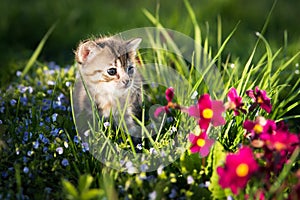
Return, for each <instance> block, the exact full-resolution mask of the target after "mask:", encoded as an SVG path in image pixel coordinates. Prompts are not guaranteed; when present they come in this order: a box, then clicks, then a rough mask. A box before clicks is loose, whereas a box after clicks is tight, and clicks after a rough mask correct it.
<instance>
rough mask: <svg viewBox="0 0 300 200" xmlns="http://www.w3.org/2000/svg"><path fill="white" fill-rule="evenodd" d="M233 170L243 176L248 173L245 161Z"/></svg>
mask: <svg viewBox="0 0 300 200" xmlns="http://www.w3.org/2000/svg"><path fill="white" fill-rule="evenodd" d="M235 172H236V174H237V175H238V176H239V177H245V176H247V175H248V173H249V166H248V165H247V164H245V163H241V164H239V165H238V166H237V168H236V170H235Z"/></svg>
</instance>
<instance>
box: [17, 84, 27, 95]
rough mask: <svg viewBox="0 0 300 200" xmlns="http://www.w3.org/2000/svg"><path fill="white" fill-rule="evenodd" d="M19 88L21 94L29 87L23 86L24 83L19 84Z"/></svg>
mask: <svg viewBox="0 0 300 200" xmlns="http://www.w3.org/2000/svg"><path fill="white" fill-rule="evenodd" d="M18 89H19V90H20V93H21V94H24V93H25V92H26V91H27V89H28V88H27V87H25V86H23V85H19V86H18Z"/></svg>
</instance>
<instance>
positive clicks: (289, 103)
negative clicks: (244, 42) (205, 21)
mask: <svg viewBox="0 0 300 200" xmlns="http://www.w3.org/2000/svg"><path fill="white" fill-rule="evenodd" d="M184 4H185V6H186V9H187V13H188V15H189V18H187V20H190V21H191V22H192V24H193V28H194V29H193V30H194V33H193V34H192V35H194V37H193V38H192V39H193V42H194V43H193V44H192V46H193V47H194V48H193V49H194V51H193V53H192V54H191V55H190V57H189V58H187V56H182V55H186V54H184V50H182V49H181V47H189V45H188V44H187V45H186V46H184V45H183V46H180V45H179V43H178V42H177V41H176V39H177V38H176V35H175V36H174V37H175V38H174V37H172V35H170V34H169V32H168V31H166V30H165V29H160V30H161V32H156V33H157V35H158V36H161V35H162V36H163V37H153V36H152V35H149V38H148V41H150V43H149V45H151V47H152V48H153V49H148V50H143V49H142V50H141V51H140V55H139V57H140V58H142V63H141V65H142V66H141V73H142V74H143V75H144V77H146V80H147V82H146V83H147V84H148V85H149V86H148V87H145V91H143V93H145V95H144V105H145V107H144V108H143V112H144V113H145V114H146V113H148V109H149V110H150V111H149V113H150V114H151V109H152V111H153V109H154V107H152V106H153V105H155V104H156V105H157V104H159V105H165V104H166V100H165V99H164V91H165V89H166V88H167V87H170V86H172V87H174V88H175V94H176V96H175V99H174V100H176V102H178V103H180V104H181V105H191V104H193V103H194V102H195V99H193V98H191V96H193V94H194V93H195V92H197V93H198V94H200V95H201V94H204V93H206V92H210V94H211V96H212V97H213V98H214V99H220V100H222V101H224V102H225V101H226V94H227V92H228V90H229V89H230V88H231V87H235V88H237V91H238V93H239V94H240V95H243V98H244V99H245V101H246V102H250V99H247V97H246V95H245V91H246V90H248V89H253V88H254V86H256V85H257V86H259V87H260V88H261V89H263V90H266V91H267V93H268V94H269V95H270V96H271V99H272V105H273V110H272V112H271V114H267V113H266V112H264V111H262V110H257V112H258V113H259V115H262V116H264V117H267V118H269V119H273V120H277V121H279V120H285V121H287V122H288V123H289V124H290V129H291V130H292V131H293V132H296V133H299V130H300V128H299V125H297V124H298V121H299V117H300V116H299V114H297V109H298V110H299V103H298V102H299V91H300V89H299V88H300V86H299V84H300V81H299V79H298V76H299V75H298V74H297V73H296V69H297V68H296V64H297V63H298V60H299V53H300V52H298V53H296V54H294V55H292V56H287V55H284V52H283V50H282V49H279V50H276V51H274V50H273V49H272V48H271V46H270V44H269V43H268V41H267V40H266V39H265V38H264V35H263V34H261V33H257V42H256V43H254V44H253V47H252V50H251V53H250V54H249V55H248V57H249V58H248V60H247V61H246V62H245V63H242V62H240V61H239V60H238V59H234V60H233V59H232V58H231V57H230V56H229V55H226V54H225V53H224V51H225V49H226V47H227V44H228V42H229V41H230V40H232V39H233V38H234V33H235V32H236V31H237V30H238V27H237V28H234V29H233V30H232V32H231V33H230V34H228V36H227V37H226V38H225V39H224V40H222V33H223V32H222V24H221V19H219V20H218V24H217V26H216V27H217V30H218V37H217V38H218V41H217V43H218V48H217V49H212V47H211V46H210V39H209V35H210V33H209V31H208V32H207V33H206V34H203V33H202V29H201V26H200V25H199V23H198V22H197V19H196V17H195V13H194V11H193V9H192V8H191V6H190V4H189V2H188V1H184ZM144 14H145V15H146V16H147V18H148V19H149V20H150V21H151V22H152V23H153V24H154V25H155V26H156V27H157V28H163V27H164V25H163V24H162V23H161V21H160V20H159V16H158V15H156V16H155V15H153V14H151V12H149V11H147V10H144ZM207 30H209V29H208V28H207ZM49 32H51V31H49ZM49 32H48V33H49ZM262 32H263V31H262ZM157 35H156V36H157ZM203 35H206V37H204V36H203ZM47 37H48V34H46V36H45V37H44V39H42V40H41V45H40V46H39V47H38V48H37V50H36V51H35V52H34V54H33V56H32V59H30V61H29V62H28V64H27V67H26V68H25V69H24V71H23V73H20V72H18V73H17V76H16V77H15V81H13V82H12V83H10V85H9V86H8V87H7V88H2V90H1V97H0V120H1V121H0V151H1V154H0V159H1V163H0V172H1V180H2V181H1V183H0V198H1V199H66V198H67V199H104V198H107V199H162V198H165V199H200V198H202V199H211V198H225V197H226V196H232V193H231V192H230V191H228V190H222V189H221V188H220V186H219V185H218V176H217V173H216V168H217V167H218V166H219V165H220V164H221V163H222V161H224V160H225V155H226V154H225V152H235V151H236V150H237V149H238V147H239V145H240V144H241V143H242V142H243V140H244V129H243V128H242V123H243V121H244V120H245V119H246V117H247V118H249V119H252V120H253V119H254V118H255V114H256V113H255V112H253V113H249V114H248V115H247V116H240V117H236V118H234V117H233V115H232V113H226V121H227V123H226V124H225V125H224V126H222V127H221V128H218V129H213V130H212V131H211V132H212V133H211V134H215V136H216V138H217V142H216V143H215V145H214V147H213V148H212V149H211V153H210V154H209V156H208V157H207V158H200V156H199V155H198V154H190V153H188V151H187V149H188V146H189V143H188V140H187V134H188V133H189V132H191V131H194V127H196V124H197V123H195V121H194V120H193V119H191V118H189V117H187V115H186V114H182V113H180V112H178V111H172V113H171V114H170V115H164V116H163V117H162V118H160V119H155V118H153V117H151V116H150V119H149V120H148V121H147V120H146V117H145V118H143V120H142V121H140V123H141V124H145V123H146V125H145V128H144V129H143V132H142V133H143V134H144V135H145V137H146V136H148V138H149V135H151V131H150V130H151V129H150V128H149V126H150V125H149V124H152V128H153V126H154V129H155V130H156V131H157V134H156V137H154V138H152V139H149V141H148V140H144V143H143V145H142V151H143V155H144V156H145V158H143V159H142V158H141V157H139V155H137V154H134V153H133V154H132V155H130V156H131V157H130V156H129V157H127V156H128V154H126V153H122V152H127V151H128V150H133V149H135V146H133V143H132V142H130V137H129V136H128V135H127V134H126V131H124V130H122V129H121V128H120V129H117V130H116V131H117V132H115V131H114V130H113V129H111V128H110V126H108V127H103V126H102V127H101V128H102V129H101V131H99V132H100V136H99V133H96V132H92V134H95V136H94V137H93V138H92V139H93V140H92V141H89V140H85V138H83V136H82V135H79V134H77V132H76V124H74V115H73V113H72V109H73V107H72V103H71V101H72V96H70V94H72V91H73V86H74V82H75V74H76V66H73V65H72V66H67V67H60V66H57V65H56V64H55V63H47V64H43V63H40V62H39V61H38V60H37V56H36V55H38V53H39V51H40V50H41V47H42V45H43V44H44V42H45V40H46V38H47ZM161 40H163V41H161ZM183 41H185V40H183ZM180 44H181V45H182V43H180ZM183 44H185V43H183ZM259 45H261V46H263V47H264V48H265V50H264V51H263V52H262V53H260V51H258V50H257V49H258V48H259ZM201 46H203V48H202V47H201ZM163 48H164V49H168V50H169V51H166V50H163ZM213 52H216V53H213ZM282 54H283V55H282ZM254 57H255V58H256V59H255V60H254ZM256 60H257V61H256ZM151 63H154V64H151ZM215 63H216V64H215ZM200 64H202V65H200ZM166 66H172V68H168V67H166ZM198 66H205V68H203V69H202V68H199V67H198ZM214 70H217V71H214ZM214 72H218V74H215V73H214ZM215 76H219V78H216V77H215ZM216 79H217V80H222V81H221V83H222V84H221V86H220V82H218V81H215V80H216ZM211 80H212V81H211ZM155 83H156V84H155ZM151 84H152V85H151ZM214 84H216V85H214ZM220 87H222V88H221V90H211V88H220ZM295 110H296V111H295ZM293 111H294V112H295V113H296V114H294V113H293ZM164 122H165V123H164ZM80 136H81V137H80ZM150 138H151V137H150ZM99 142H100V144H102V143H104V144H105V143H109V144H110V145H112V146H114V147H116V148H111V149H109V151H108V150H107V149H103V148H100V149H99V148H95V147H98V146H97V145H95V146H94V145H90V144H98V143H99ZM176 142H177V143H176ZM174 143H175V144H176V147H181V148H178V149H176V148H174ZM103 146H104V145H103ZM181 150H184V152H182V151H181ZM113 151H117V152H118V153H115V152H113ZM133 151H134V150H133ZM120 152H121V153H120ZM155 152H156V153H158V154H156V155H157V157H155V156H153V155H155ZM102 153H105V155H106V156H105V158H107V159H111V160H110V163H111V166H113V168H110V167H108V166H106V165H107V164H108V163H107V162H106V163H105V164H106V165H104V164H103V163H102V162H99V160H98V159H99V158H98V159H97V157H94V156H93V155H95V154H96V155H98V154H101V155H102ZM298 153H299V152H297V151H295V153H294V154H293V155H292V156H291V158H290V159H291V161H292V162H291V163H290V164H289V165H286V166H285V167H284V169H283V170H282V172H281V173H280V174H279V175H278V176H274V177H273V178H274V179H275V181H274V183H273V185H272V187H271V189H270V191H269V193H267V194H266V195H269V197H272V195H275V194H276V190H277V189H278V187H279V185H281V183H283V182H284V183H285V184H286V188H284V189H285V190H284V192H282V194H281V195H282V196H281V198H285V197H286V196H284V195H287V194H288V191H290V190H291V188H292V187H293V185H294V184H296V183H295V180H296V176H295V174H294V172H295V171H296V170H297V169H298V168H299V159H297V158H299V155H298ZM162 154H164V155H167V156H165V157H164V156H161V155H162ZM153 157H154V159H153ZM151 159H152V160H151ZM131 160H133V161H134V162H131ZM159 161H162V163H161V165H160V163H159ZM147 167H148V168H147ZM151 167H153V169H155V170H152V171H151V170H148V169H149V168H151ZM115 168H117V170H116V169H115ZM135 171H138V173H133V172H135ZM126 172H128V173H126ZM288 172H292V173H288ZM277 178H278V179H277ZM289 180H291V181H290V184H288V183H287V181H289ZM208 182H209V183H210V185H209V186H208ZM259 186H260V185H259V183H257V182H254V183H252V182H251V183H250V184H249V186H248V187H247V190H248V191H250V194H253V192H256V191H257V190H258V188H259ZM239 197H241V196H236V197H235V198H237V199H238V198H239Z"/></svg>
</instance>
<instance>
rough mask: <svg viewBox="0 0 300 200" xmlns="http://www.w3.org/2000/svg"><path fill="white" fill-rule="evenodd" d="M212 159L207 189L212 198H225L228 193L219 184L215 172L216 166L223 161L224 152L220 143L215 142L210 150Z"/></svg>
mask: <svg viewBox="0 0 300 200" xmlns="http://www.w3.org/2000/svg"><path fill="white" fill-rule="evenodd" d="M212 155H213V158H212V159H213V161H212V176H211V178H210V185H209V187H208V189H209V191H211V193H212V197H213V198H214V199H224V198H225V199H226V196H228V195H230V191H229V190H228V189H225V190H224V189H222V188H221V187H220V185H219V175H218V173H217V167H219V166H220V165H221V163H222V162H224V160H225V157H226V153H225V152H224V148H223V146H222V145H221V143H219V142H216V143H215V145H214V148H213V151H212Z"/></svg>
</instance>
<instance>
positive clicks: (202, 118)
mask: <svg viewBox="0 0 300 200" xmlns="http://www.w3.org/2000/svg"><path fill="white" fill-rule="evenodd" d="M224 111H225V108H224V105H223V103H222V101H212V100H211V99H210V96H209V95H208V94H204V95H201V96H200V98H199V100H198V103H197V104H196V105H193V106H191V107H189V108H188V109H187V112H188V114H189V115H190V116H192V117H195V118H196V119H199V126H200V128H201V129H202V130H204V132H205V131H206V130H207V129H208V127H209V124H210V123H212V125H213V126H220V125H224V124H225V119H224V118H223V116H222V113H223V112H224Z"/></svg>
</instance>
